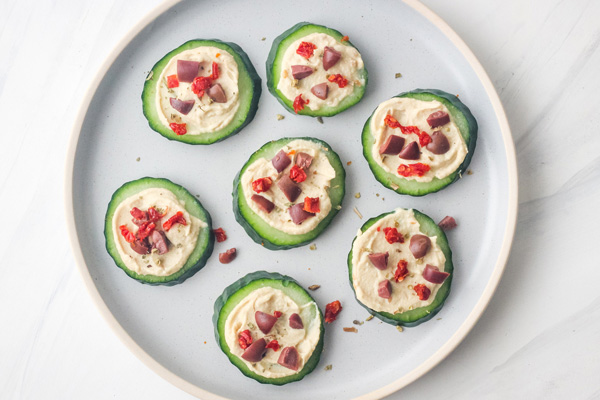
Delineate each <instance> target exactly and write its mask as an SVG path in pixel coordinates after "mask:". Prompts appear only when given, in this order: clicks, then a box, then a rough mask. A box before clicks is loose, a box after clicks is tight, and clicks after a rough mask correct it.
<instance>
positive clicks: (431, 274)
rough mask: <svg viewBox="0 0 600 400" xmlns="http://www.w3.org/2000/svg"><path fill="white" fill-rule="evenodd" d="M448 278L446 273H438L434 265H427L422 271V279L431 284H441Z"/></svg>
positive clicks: (438, 270)
mask: <svg viewBox="0 0 600 400" xmlns="http://www.w3.org/2000/svg"><path fill="white" fill-rule="evenodd" d="M448 276H450V274H449V273H448V272H443V271H440V269H439V268H438V267H436V266H435V265H429V264H427V265H426V266H425V269H424V270H423V278H424V279H425V280H426V281H428V282H431V283H442V282H444V281H445V280H446V278H447V277H448Z"/></svg>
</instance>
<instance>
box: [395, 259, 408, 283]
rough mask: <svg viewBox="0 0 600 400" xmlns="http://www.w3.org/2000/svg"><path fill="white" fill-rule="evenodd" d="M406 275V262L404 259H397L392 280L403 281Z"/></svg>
mask: <svg viewBox="0 0 600 400" xmlns="http://www.w3.org/2000/svg"><path fill="white" fill-rule="evenodd" d="M407 275H408V262H407V261H406V260H400V261H398V266H397V267H396V271H394V280H395V281H396V282H400V281H403V280H404V278H406V276H407Z"/></svg>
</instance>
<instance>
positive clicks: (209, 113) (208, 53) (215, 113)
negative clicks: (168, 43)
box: [154, 46, 240, 135]
mask: <svg viewBox="0 0 600 400" xmlns="http://www.w3.org/2000/svg"><path fill="white" fill-rule="evenodd" d="M217 54H219V56H218V57H217ZM177 60H185V61H196V62H199V63H200V69H199V71H198V75H199V76H206V77H210V75H211V72H212V64H213V62H215V63H217V65H218V67H219V77H218V78H217V79H216V80H215V81H214V82H213V84H217V83H218V84H219V85H221V88H222V89H223V91H224V93H225V96H226V101H225V102H224V103H217V102H214V101H212V100H211V99H210V98H209V96H208V94H204V95H203V96H202V98H198V95H197V94H195V93H193V92H192V89H191V85H192V84H191V83H189V82H179V86H177V87H173V88H169V87H168V85H167V77H168V76H171V75H176V74H177ZM154 79H156V89H157V90H156V93H157V95H156V109H157V111H158V114H159V118H160V120H161V122H162V123H163V124H164V125H165V126H167V127H168V126H169V124H171V123H177V124H186V125H187V133H186V134H187V135H199V134H202V133H210V132H215V131H218V130H219V129H223V128H224V127H226V126H227V125H228V124H229V123H230V122H231V121H232V119H233V117H234V115H235V113H236V112H237V110H238V108H239V105H240V101H239V90H238V66H237V63H236V61H235V58H234V57H233V56H232V55H231V54H229V53H228V52H227V51H226V50H223V49H219V48H217V47H212V46H202V47H197V48H195V49H190V50H186V51H183V52H181V53H179V54H177V55H176V56H174V57H173V58H172V59H171V60H170V61H169V63H168V64H167V66H166V67H165V68H164V70H163V72H162V74H161V75H160V77H158V78H157V77H154ZM171 98H176V99H178V100H182V101H187V100H194V101H195V103H194V106H193V107H192V109H191V111H190V112H189V113H188V114H187V115H184V114H182V113H180V112H178V111H177V110H175V109H174V108H173V107H172V106H171V103H170V101H171V100H170V99H171Z"/></svg>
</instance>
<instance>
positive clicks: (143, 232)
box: [137, 222, 156, 240]
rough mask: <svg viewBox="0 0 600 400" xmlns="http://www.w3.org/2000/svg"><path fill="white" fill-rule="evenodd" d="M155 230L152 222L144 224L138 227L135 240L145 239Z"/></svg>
mask: <svg viewBox="0 0 600 400" xmlns="http://www.w3.org/2000/svg"><path fill="white" fill-rule="evenodd" d="M154 228H156V224H155V223H154V222H144V223H143V224H142V225H140V229H138V231H137V238H138V239H140V240H144V239H146V238H147V237H148V236H150V234H151V233H152V231H153V230H154Z"/></svg>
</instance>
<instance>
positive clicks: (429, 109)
mask: <svg viewBox="0 0 600 400" xmlns="http://www.w3.org/2000/svg"><path fill="white" fill-rule="evenodd" d="M436 111H445V112H447V113H448V114H450V113H449V112H448V109H447V108H446V107H445V106H444V105H443V104H442V103H440V102H439V101H437V100H433V101H423V100H416V99H412V98H408V97H394V98H392V99H390V100H387V101H385V102H383V103H381V104H380V105H379V107H377V109H376V110H375V112H374V113H373V117H372V118H371V132H372V134H373V137H374V138H375V143H374V144H373V147H372V150H371V151H372V154H373V158H374V159H375V161H376V162H377V164H379V165H380V166H381V167H382V168H383V169H384V170H385V171H387V172H389V173H392V174H394V175H396V176H400V175H398V167H399V166H400V165H401V164H404V165H410V164H413V163H422V164H426V165H428V166H429V167H430V169H429V171H427V172H425V174H423V176H417V175H412V176H408V177H403V178H404V179H409V180H416V181H417V182H431V180H433V179H434V178H438V179H444V178H446V177H447V176H449V175H450V174H451V173H452V172H454V171H455V170H456V169H457V168H458V167H459V166H460V165H461V164H462V162H463V161H464V159H465V157H466V155H467V153H468V149H467V144H466V143H465V140H464V138H463V137H462V135H461V134H460V130H459V129H458V126H457V125H456V123H455V122H454V121H453V120H452V118H451V117H450V122H449V123H447V124H445V125H443V126H440V127H436V128H433V129H432V128H431V127H430V126H429V124H428V123H427V117H428V116H429V115H431V114H432V113H434V112H436ZM386 115H391V116H392V117H394V118H395V119H396V120H397V121H398V122H399V123H400V124H401V125H403V126H416V127H418V128H419V129H420V130H421V131H423V132H426V133H428V134H429V135H430V136H431V135H432V133H433V132H436V131H440V132H441V133H443V135H444V136H445V137H446V138H447V139H448V143H449V145H450V148H449V150H448V151H446V152H445V153H444V154H435V153H433V152H431V151H430V150H429V149H428V148H427V147H425V146H419V148H420V150H421V154H420V157H419V159H417V160H412V159H411V160H405V159H402V158H400V157H399V156H396V155H386V154H379V149H380V147H381V145H382V144H383V143H384V142H385V141H386V139H388V137H389V136H390V135H397V136H400V137H402V138H404V139H405V144H404V147H405V148H407V146H408V145H409V144H411V143H412V142H416V143H417V144H419V137H418V136H417V135H416V134H413V133H410V134H407V135H405V134H402V133H401V132H400V129H398V128H395V129H393V128H390V127H388V126H387V125H386V124H385V123H384V120H385V117H386ZM401 154H402V153H401Z"/></svg>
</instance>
